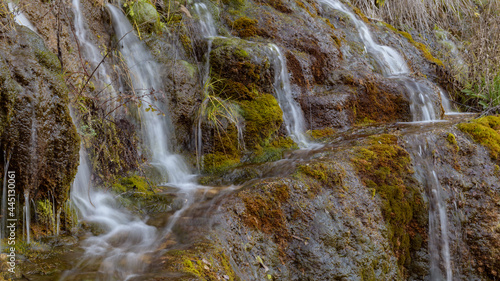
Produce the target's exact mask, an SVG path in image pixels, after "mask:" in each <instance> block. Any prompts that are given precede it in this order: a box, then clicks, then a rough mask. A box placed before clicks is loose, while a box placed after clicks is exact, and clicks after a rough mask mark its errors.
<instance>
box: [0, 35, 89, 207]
mask: <svg viewBox="0 0 500 281" xmlns="http://www.w3.org/2000/svg"><path fill="white" fill-rule="evenodd" d="M0 54H1V56H0V57H1V58H2V59H0V108H1V109H0V118H1V121H2V124H1V125H0V129H1V130H0V133H2V135H1V141H2V149H1V151H2V153H1V154H3V152H4V151H5V152H7V154H10V155H13V157H12V159H11V161H10V167H9V170H12V171H15V172H16V185H17V186H19V188H20V189H19V190H18V192H19V194H23V193H24V192H29V195H30V198H31V197H32V196H34V195H35V194H36V195H37V198H36V199H37V200H45V199H50V200H51V201H52V200H54V201H55V205H56V206H55V207H56V208H59V206H61V205H62V204H63V203H64V202H65V201H66V199H67V197H68V193H69V189H70V185H71V183H72V181H73V178H74V176H75V174H76V171H77V167H78V159H79V155H78V151H79V147H80V145H79V144H80V138H79V137H78V134H77V132H76V128H75V126H74V124H73V122H72V118H71V116H70V112H69V96H68V93H69V90H68V88H67V86H66V84H65V81H64V79H63V76H62V74H61V64H60V62H59V60H58V58H57V56H56V55H55V54H53V53H51V52H50V50H49V49H48V48H47V47H46V46H45V45H44V43H43V40H42V39H41V38H40V37H39V35H37V34H36V33H34V32H32V31H31V30H29V29H28V28H24V27H20V28H17V29H16V30H10V31H7V32H5V33H3V36H2V37H1V38H0ZM6 132H8V133H6ZM5 156H6V157H7V155H5ZM0 159H1V160H0V161H1V163H2V164H0V165H4V164H5V163H3V159H4V157H3V156H2V157H0Z"/></svg>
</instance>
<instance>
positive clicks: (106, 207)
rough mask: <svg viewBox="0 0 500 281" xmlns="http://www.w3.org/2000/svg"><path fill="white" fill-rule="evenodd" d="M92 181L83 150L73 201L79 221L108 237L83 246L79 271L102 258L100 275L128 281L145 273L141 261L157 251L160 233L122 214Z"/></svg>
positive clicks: (101, 236)
mask: <svg viewBox="0 0 500 281" xmlns="http://www.w3.org/2000/svg"><path fill="white" fill-rule="evenodd" d="M90 179H91V174H90V169H89V165H88V161H87V156H86V153H85V150H84V149H83V146H82V147H80V165H79V166H78V172H77V174H76V176H75V180H74V182H73V185H72V187H71V194H70V199H71V202H72V203H73V206H74V207H75V209H76V210H77V213H78V214H77V215H78V219H79V220H80V221H85V222H87V223H94V224H97V225H98V226H99V227H101V228H102V230H103V232H104V233H103V234H101V235H97V236H91V237H89V238H87V239H86V240H85V241H83V242H82V244H81V246H82V247H83V248H84V249H85V256H84V259H83V260H82V261H81V262H80V264H79V265H78V266H77V268H78V267H79V266H82V265H83V266H85V264H86V263H89V261H91V260H93V259H99V258H102V261H101V263H100V267H99V274H100V275H103V276H102V277H104V279H113V280H115V279H118V280H126V279H127V278H129V277H132V276H134V274H136V273H138V272H141V271H143V270H144V268H145V266H146V265H145V264H144V263H143V262H141V261H142V259H143V258H144V256H145V255H147V254H148V253H150V252H151V251H153V250H154V249H155V245H156V243H157V239H158V232H157V230H156V228H155V227H153V226H149V225H147V224H145V223H144V222H143V221H142V220H140V219H138V218H135V217H133V216H131V215H130V214H128V213H127V212H125V211H123V210H121V209H120V208H119V206H118V203H117V202H116V200H115V198H114V196H113V195H112V194H110V193H107V192H102V191H100V190H96V189H94V188H93V186H92V183H91V180H90ZM74 274H75V272H74V271H69V272H66V273H65V274H64V275H63V276H62V280H65V279H66V278H68V277H70V276H73V275H74Z"/></svg>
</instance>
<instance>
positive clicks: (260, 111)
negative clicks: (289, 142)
mask: <svg viewBox="0 0 500 281" xmlns="http://www.w3.org/2000/svg"><path fill="white" fill-rule="evenodd" d="M240 105H241V108H242V110H243V112H242V115H243V118H245V121H246V126H245V144H246V145H247V146H248V147H249V148H252V149H253V148H256V147H257V146H258V145H260V146H267V144H268V143H269V142H270V140H271V138H272V136H273V135H275V134H276V133H277V132H278V130H279V128H280V126H281V124H282V123H283V112H282V111H281V108H280V106H279V104H278V101H277V100H276V99H275V98H274V96H272V95H270V94H262V95H260V96H258V97H256V98H255V99H254V100H250V101H246V100H245V101H241V102H240Z"/></svg>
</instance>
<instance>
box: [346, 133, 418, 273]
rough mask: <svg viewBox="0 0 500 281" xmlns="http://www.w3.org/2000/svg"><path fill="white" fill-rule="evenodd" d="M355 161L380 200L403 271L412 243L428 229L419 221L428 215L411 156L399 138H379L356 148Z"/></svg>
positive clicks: (407, 261) (374, 138)
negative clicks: (401, 144)
mask: <svg viewBox="0 0 500 281" xmlns="http://www.w3.org/2000/svg"><path fill="white" fill-rule="evenodd" d="M352 161H353V163H354V166H355V167H356V169H357V171H358V174H359V176H360V177H361V179H362V181H363V182H364V184H365V185H366V187H367V188H369V189H370V190H371V191H372V192H373V196H374V197H375V196H377V195H378V196H379V198H380V200H381V203H382V205H381V210H382V214H383V215H384V218H385V220H386V222H387V225H388V230H389V233H388V239H389V241H390V242H391V245H392V248H393V251H394V253H395V255H396V256H397V257H398V265H399V266H400V267H401V269H403V268H404V267H405V266H408V265H409V264H410V248H411V247H412V245H411V244H410V241H412V240H413V239H415V236H416V234H418V233H420V232H422V231H423V230H424V229H425V228H424V226H421V225H420V221H421V219H420V218H421V217H422V216H424V214H425V213H426V210H425V209H426V207H425V205H424V202H423V198H422V196H421V195H420V193H419V192H418V190H417V183H416V181H415V179H414V178H413V177H412V174H413V173H414V172H413V170H412V166H411V163H412V162H411V158H410V155H409V154H408V152H406V150H404V149H403V148H402V147H401V146H399V145H398V141H397V137H396V136H394V135H379V136H373V137H370V138H369V139H368V140H367V142H366V144H365V146H361V147H359V148H357V149H356V156H355V157H354V158H353V159H352ZM420 234H421V235H425V233H420Z"/></svg>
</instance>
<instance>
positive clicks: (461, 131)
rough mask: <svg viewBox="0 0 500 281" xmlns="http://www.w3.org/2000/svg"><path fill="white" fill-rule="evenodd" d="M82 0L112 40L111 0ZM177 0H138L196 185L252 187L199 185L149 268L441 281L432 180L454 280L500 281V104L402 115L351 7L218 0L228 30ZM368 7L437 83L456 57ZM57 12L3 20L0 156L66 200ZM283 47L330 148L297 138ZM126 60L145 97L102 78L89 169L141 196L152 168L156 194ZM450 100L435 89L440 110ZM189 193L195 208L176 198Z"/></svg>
mask: <svg viewBox="0 0 500 281" xmlns="http://www.w3.org/2000/svg"><path fill="white" fill-rule="evenodd" d="M34 1H35V0H34ZM83 2H84V3H83V5H82V7H83V8H82V9H83V10H84V16H85V17H86V18H87V22H89V32H90V33H92V36H89V38H91V40H94V41H95V42H97V45H99V46H100V48H101V50H105V49H106V50H107V49H108V48H109V49H112V48H113V47H114V45H115V43H116V42H117V40H119V38H115V36H114V35H113V34H112V33H111V32H110V30H112V28H110V24H109V16H108V15H107V14H106V12H105V10H104V9H100V8H102V7H104V3H105V2H106V1H83ZM181 2H182V1H181ZM181 2H176V1H170V2H169V1H151V3H149V2H148V1H146V0H141V1H138V2H136V3H135V4H134V5H131V6H128V8H125V10H127V9H128V12H129V14H128V16H129V18H130V19H131V20H132V21H134V20H135V21H136V24H137V25H136V26H135V27H134V28H136V29H137V31H139V32H140V37H141V39H143V40H144V41H145V43H146V44H147V45H148V47H149V48H150V49H151V53H152V55H153V56H154V58H155V59H156V60H157V62H158V63H159V64H160V65H161V66H160V67H159V69H160V71H159V73H158V76H160V77H161V80H162V87H163V89H160V90H161V91H160V90H158V89H155V90H158V95H157V96H155V97H156V98H157V99H158V100H160V101H161V102H163V104H162V105H161V106H160V107H161V108H160V109H162V110H164V112H165V113H166V114H168V115H169V121H171V123H172V124H173V127H174V128H173V131H175V132H173V134H172V135H173V137H172V139H174V138H175V141H173V146H175V147H174V148H173V150H172V151H181V153H183V154H185V155H188V156H190V157H189V160H191V164H192V166H194V163H195V162H196V161H195V158H197V160H199V161H200V163H199V164H200V173H201V174H202V177H201V180H200V182H203V183H208V184H211V185H220V186H222V185H232V184H234V185H239V186H237V187H234V189H230V190H229V191H225V192H221V193H220V194H218V196H215V199H214V200H205V201H203V200H204V199H205V198H206V197H205V196H207V197H209V196H210V194H211V193H210V192H212V191H213V190H210V192H208V191H207V193H206V194H203V198H204V199H203V200H202V199H200V200H199V201H200V202H201V203H199V202H198V201H196V202H197V205H194V206H193V207H192V208H191V210H189V211H188V212H186V213H185V214H183V215H182V217H181V218H180V219H179V220H180V222H182V223H178V225H176V227H175V228H174V229H173V231H172V233H171V234H169V237H168V239H166V240H167V241H166V242H165V243H164V244H163V245H162V246H164V247H165V248H166V249H167V250H166V251H162V252H161V254H160V257H159V258H158V260H160V261H162V262H156V261H157V260H156V259H154V258H151V260H154V261H155V262H153V265H152V269H153V270H152V273H150V275H147V276H146V277H145V278H144V279H145V280H149V279H147V278H149V277H151V278H150V279H155V280H163V279H164V280H174V279H169V278H170V277H172V278H179V280H193V279H200V280H222V279H226V280H227V279H229V280H429V279H430V276H431V275H432V274H434V273H433V272H431V271H432V270H431V268H430V264H431V263H432V261H433V259H435V257H436V255H437V257H438V258H437V259H438V260H437V261H436V263H437V267H436V268H437V271H439V272H441V273H442V272H445V271H446V269H445V268H444V267H445V265H446V262H445V261H444V260H443V257H442V256H440V255H442V252H443V249H444V246H439V247H438V248H439V249H434V248H432V247H431V246H430V241H431V235H436V236H437V237H438V238H440V239H443V237H442V236H443V235H442V234H441V236H440V235H439V234H436V233H434V234H431V233H429V231H430V227H429V224H430V223H429V221H430V220H431V219H432V218H431V217H430V215H429V213H430V212H429V211H431V210H433V209H435V208H436V207H435V206H433V205H432V204H433V203H432V200H431V198H433V196H434V195H433V192H435V191H434V190H433V189H432V186H434V187H435V186H439V188H440V190H442V194H443V195H442V197H443V198H442V200H443V202H444V205H445V215H446V217H447V220H448V229H449V231H448V234H447V235H448V236H449V237H448V240H449V245H450V247H449V253H450V256H451V263H450V266H451V271H452V274H453V277H454V278H453V280H497V279H498V278H499V274H500V273H499V268H500V264H499V261H500V250H499V249H500V225H499V220H500V213H499V211H498V210H499V202H500V201H499V200H500V195H499V191H500V190H499V189H500V184H499V182H500V181H499V179H500V168H499V166H498V164H499V163H498V160H499V156H498V155H499V154H500V136H499V130H500V125H499V124H500V121H499V120H498V117H493V118H487V119H480V120H479V121H476V122H472V123H470V124H460V125H454V124H451V123H446V124H440V123H438V124H431V125H429V126H423V125H422V126H421V127H412V126H406V125H404V124H399V125H394V124H393V123H395V122H400V121H411V120H412V112H411V105H410V104H411V101H410V98H409V94H410V93H409V89H407V88H405V87H403V86H402V81H401V80H398V79H397V78H395V77H386V76H384V74H383V71H382V70H381V69H380V66H379V65H377V63H376V61H375V60H374V59H373V58H372V57H371V56H370V54H369V53H368V52H367V51H366V50H365V48H364V46H363V43H362V40H361V39H360V37H359V34H358V31H357V30H356V29H355V25H354V23H353V22H352V20H350V18H349V17H347V16H346V15H345V14H343V13H340V12H337V11H335V10H332V9H331V8H328V7H326V6H324V5H321V4H319V3H317V2H316V1H309V0H306V1H302V0H298V1H289V0H263V1H251V0H222V1H218V2H217V3H215V2H207V3H205V4H206V6H208V10H209V11H210V13H211V14H212V15H213V17H214V18H215V19H216V22H215V26H216V28H217V33H218V34H220V35H221V36H220V37H216V38H210V40H208V39H207V38H205V37H204V35H202V34H200V32H199V30H198V29H199V26H198V25H199V24H198V20H199V19H198V18H197V15H196V14H195V10H194V9H193V7H191V4H189V3H184V4H185V5H186V6H184V5H183V4H181ZM33 3H36V4H37V5H40V7H43V8H44V9H40V11H38V10H37V9H36V6H37V5H32V6H30V7H29V8H28V9H27V10H28V12H29V14H30V15H31V17H32V18H34V19H41V18H42V17H43V15H44V14H45V10H50V9H49V8H51V6H50V5H51V4H50V1H49V3H47V2H46V1H42V0H36V1H35V2H33ZM52 3H53V2H52ZM68 3H69V2H68ZM152 3H154V5H153V4H152ZM129 4H130V3H129ZM170 4H171V6H170ZM58 8H61V7H59V6H58ZM61 9H62V8H61ZM131 9H132V10H133V11H136V12H137V13H135V14H134V15H131V14H130V10H131ZM58 11H59V10H58ZM61 11H62V10H61ZM355 11H356V13H357V16H358V17H360V18H361V19H363V20H364V21H365V23H366V24H367V25H368V27H369V29H370V31H371V32H372V33H373V37H374V38H376V39H377V41H378V42H379V43H380V44H384V45H388V46H391V47H393V48H395V49H397V50H398V52H400V53H401V54H404V57H405V59H406V61H407V63H408V65H409V68H410V69H411V74H409V76H411V79H414V80H427V79H429V80H431V81H438V80H439V78H440V77H439V74H442V73H443V72H444V70H443V68H442V65H441V63H440V61H439V60H437V59H436V58H434V57H433V56H432V55H431V54H430V52H429V50H428V49H427V47H426V46H425V45H423V44H420V43H416V42H415V41H414V40H413V38H412V37H411V35H409V34H407V33H404V32H399V31H397V30H395V29H394V28H393V27H391V26H389V25H387V24H385V23H383V22H379V21H376V20H370V19H367V18H366V17H364V16H363V15H362V14H361V13H360V12H359V10H355ZM42 12H43V13H42ZM65 15H66V16H64V17H62V18H61V19H60V20H61V24H62V25H63V26H64V27H63V28H62V29H61V34H60V36H61V40H62V41H61V42H62V44H61V45H62V50H61V52H62V54H61V59H62V60H63V62H64V65H65V70H67V71H69V72H75V73H77V72H79V71H80V72H81V73H83V72H84V71H83V70H84V69H85V68H88V67H86V66H84V65H85V63H84V62H83V61H81V59H80V58H79V57H78V56H77V52H76V51H75V50H76V48H77V46H76V44H75V42H73V40H72V39H71V38H72V37H71V35H70V34H71V28H70V25H71V20H70V18H71V13H67V14H65ZM0 20H2V21H5V19H2V18H0ZM2 23H3V22H2ZM57 24H58V22H56V19H55V15H54V14H50V16H48V17H47V19H46V20H44V21H41V22H40V27H41V28H40V29H39V30H40V33H41V34H42V36H43V38H44V40H45V43H44V41H43V40H42V39H41V38H40V37H39V36H38V35H37V34H35V33H33V32H30V31H29V30H27V29H26V28H23V27H19V26H14V25H2V26H11V27H12V28H10V29H7V30H5V31H4V30H1V31H0V54H1V59H0V121H1V123H0V135H1V147H2V151H1V152H0V154H2V155H0V156H5V157H6V158H9V157H10V156H11V158H10V159H11V160H10V167H9V170H15V171H16V174H17V175H18V176H17V180H18V183H19V186H22V187H23V188H24V190H26V191H28V192H29V193H30V198H32V197H34V198H35V199H37V198H43V199H46V198H50V196H54V197H55V199H56V200H55V201H56V202H57V204H58V205H60V204H61V203H62V202H64V200H65V198H66V197H67V194H68V188H69V185H70V182H71V181H72V179H73V177H74V175H75V172H76V168H77V165H78V163H77V162H78V160H77V159H78V148H79V137H78V135H77V133H76V129H75V127H74V125H73V124H72V122H71V118H70V115H69V111H68V104H69V99H68V88H67V87H66V85H65V78H66V76H63V74H61V72H62V71H61V65H60V61H59V60H58V57H57V56H55V55H54V54H53V52H51V51H50V50H49V49H48V48H47V47H46V46H49V48H51V50H52V51H54V50H57V45H58V44H57V43H56V41H57V40H56V35H55V34H53V33H52V32H51V30H53V29H54V30H55V28H53V27H55V26H57ZM131 32H136V30H133V31H131ZM269 43H273V44H276V45H277V46H278V47H279V49H280V50H281V52H282V53H283V55H284V56H285V58H286V63H287V68H288V71H289V75H290V82H291V89H292V96H293V98H294V99H295V100H296V101H297V102H298V103H299V104H300V107H301V109H302V111H303V112H304V117H305V121H306V125H307V126H306V127H307V128H306V129H307V130H308V131H309V132H308V134H309V135H310V136H311V138H317V140H316V141H318V142H319V141H320V139H321V141H323V142H324V143H325V144H326V145H325V146H324V147H322V148H317V149H312V150H301V151H293V149H294V148H297V147H296V145H295V144H294V143H293V141H292V140H291V139H290V138H288V137H287V135H286V129H285V126H284V121H283V111H282V109H281V108H280V107H279V104H278V101H277V97H276V93H275V89H274V86H275V85H274V84H273V83H274V78H275V74H276V72H277V70H276V69H274V66H273V65H272V63H271V62H272V61H273V60H272V59H271V56H273V52H271V51H270V50H269ZM45 44H46V45H45ZM274 55H275V54H274ZM120 61H121V58H120V55H119V54H118V53H116V52H111V53H110V55H109V57H108V58H107V61H106V63H107V64H108V65H109V69H113V70H114V71H113V73H112V74H110V75H111V76H113V80H114V81H115V80H116V81H115V82H116V85H115V86H116V87H115V88H116V89H120V90H118V92H119V93H118V94H119V95H121V96H120V98H123V99H122V101H123V100H127V99H128V100H129V101H130V100H132V101H131V102H130V103H129V104H128V105H127V106H123V108H120V110H117V113H116V115H113V114H108V113H109V111H110V109H109V108H107V107H106V106H107V105H105V103H104V102H102V100H99V98H97V95H98V93H99V92H100V89H96V88H92V87H90V86H89V87H87V88H86V89H84V90H83V92H82V95H81V96H79V99H78V101H77V105H78V106H79V107H78V112H76V114H77V115H78V116H79V117H80V119H81V121H82V124H80V127H81V130H80V131H81V133H82V139H83V142H84V144H85V147H86V149H87V150H88V154H89V158H90V161H91V162H92V164H93V168H94V173H93V175H94V176H96V177H97V178H99V182H100V183H101V184H102V185H103V186H113V187H115V189H116V190H118V191H119V192H123V193H127V192H132V193H135V192H136V189H138V186H137V184H136V183H135V182H134V181H131V180H130V179H139V178H140V179H141V181H142V180H144V182H142V184H141V186H140V190H142V191H144V190H146V187H149V178H148V177H149V176H150V175H148V174H147V173H144V171H143V166H146V165H143V164H147V159H144V157H142V155H141V151H147V149H148V148H144V147H142V146H143V144H141V141H140V136H138V134H140V133H139V132H140V129H139V128H138V127H139V126H138V123H139V118H140V117H138V114H137V110H136V106H137V104H139V103H140V102H137V99H134V98H135V96H134V95H133V91H132V90H133V89H130V88H131V87H130V85H129V84H130V83H129V80H128V79H130V77H127V75H129V73H128V72H127V70H124V67H123V65H122V64H120ZM206 69H209V71H208V73H207V71H206ZM90 70H91V69H86V71H87V72H89V71H90ZM74 75H75V76H71V79H72V80H75V81H76V80H78V79H82V78H86V77H85V76H84V75H77V74H74ZM74 77H77V78H74ZM75 81H73V82H75ZM76 84H77V83H76ZM96 84H97V83H96ZM439 99H440V97H434V99H433V100H432V101H431V102H432V103H434V104H436V105H437V106H436V108H437V109H436V111H438V112H437V115H442V114H441V113H442V111H443V109H442V108H441V106H440V105H439V103H440V100H439ZM134 102H136V103H134ZM162 106H163V107H162ZM108 119H110V120H108ZM388 124H393V125H388ZM195 152H196V153H197V155H196V156H197V157H195V156H193V155H195ZM3 154H5V155H3ZM144 155H145V154H144ZM3 159H4V158H3V157H0V161H2V164H5V163H4V162H5V161H4V160H3ZM145 170H147V169H145ZM146 172H147V171H146ZM128 173H131V175H129V174H128ZM134 173H137V174H140V175H141V176H140V177H139V176H138V175H137V174H134ZM132 174H133V175H132ZM433 174H436V178H437V183H436V182H433V181H432V176H431V175H433ZM143 176H144V177H143ZM120 178H121V180H120ZM127 179H128V180H127ZM151 179H152V181H154V175H152V176H151ZM146 183H147V184H146ZM153 190H155V189H151V190H150V191H153ZM155 191H156V190H155ZM217 191H218V190H217ZM217 191H214V192H217ZM20 192H23V190H20ZM148 192H149V191H148ZM169 192H172V191H171V190H169ZM219 195H220V196H219ZM144 196H145V197H147V196H150V195H149V194H148V195H144ZM172 201H175V200H172ZM198 203H199V204H198ZM169 204H170V203H169ZM175 204H177V205H182V203H181V202H177V203H172V204H170V205H169V206H165V205H166V203H165V204H164V205H162V210H169V211H168V212H170V211H173V210H175V208H176V206H175ZM177 207H178V206H177ZM165 212H167V211H165ZM146 213H147V211H146ZM156 215H158V214H156ZM160 216H161V215H160ZM164 220H166V219H164ZM162 222H164V221H162ZM158 225H162V223H159V224H158ZM170 235H171V236H170ZM172 237H174V238H172ZM175 239H177V240H176V241H175V242H178V243H177V244H176V245H175V246H171V244H174V243H172V240H175ZM441 247H442V248H441ZM436 251H437V252H436ZM148 259H149V257H148ZM42 267H43V266H42ZM164 271H168V272H169V273H168V274H165V275H162V273H164ZM157 272H160V273H159V274H156V273H157ZM164 276H167V277H164ZM162 278H163V279H162Z"/></svg>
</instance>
